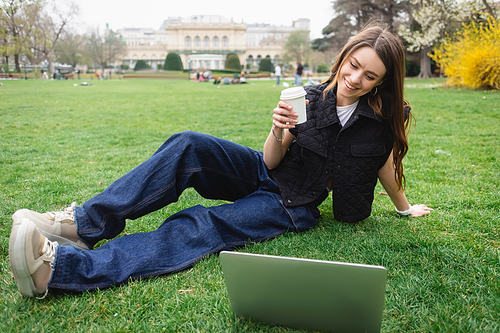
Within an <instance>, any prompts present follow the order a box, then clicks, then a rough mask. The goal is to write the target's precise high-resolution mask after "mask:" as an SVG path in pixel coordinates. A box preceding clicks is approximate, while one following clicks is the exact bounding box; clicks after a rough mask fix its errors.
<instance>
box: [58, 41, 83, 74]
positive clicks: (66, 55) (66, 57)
mask: <svg viewBox="0 0 500 333" xmlns="http://www.w3.org/2000/svg"><path fill="white" fill-rule="evenodd" d="M84 43H85V37H84V36H82V35H78V34H73V33H69V32H68V33H65V34H64V36H63V37H62V38H61V40H60V42H59V43H58V44H57V46H56V49H55V52H56V60H57V61H58V62H60V63H63V64H70V65H71V66H73V67H75V66H76V65H77V64H79V63H81V61H82V59H83V56H84V53H85V51H84V50H83V45H84Z"/></svg>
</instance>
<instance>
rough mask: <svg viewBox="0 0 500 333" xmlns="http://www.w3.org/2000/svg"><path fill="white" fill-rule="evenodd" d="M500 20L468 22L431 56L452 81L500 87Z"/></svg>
mask: <svg viewBox="0 0 500 333" xmlns="http://www.w3.org/2000/svg"><path fill="white" fill-rule="evenodd" d="M499 23H500V21H499V20H496V19H494V18H492V17H489V18H488V21H487V22H486V23H483V24H481V23H477V22H472V23H470V24H464V25H463V27H462V30H460V31H458V32H457V33H456V35H455V36H453V37H451V38H447V39H446V40H445V41H444V42H443V43H442V44H441V45H440V46H439V47H437V48H436V49H435V50H434V54H429V55H430V57H431V58H432V59H433V60H434V61H436V63H438V64H439V65H440V66H441V69H442V71H443V73H444V74H445V75H446V76H447V77H448V82H447V83H448V84H450V85H455V86H462V85H464V86H467V87H470V88H473V89H486V90H490V89H496V90H500V25H499Z"/></svg>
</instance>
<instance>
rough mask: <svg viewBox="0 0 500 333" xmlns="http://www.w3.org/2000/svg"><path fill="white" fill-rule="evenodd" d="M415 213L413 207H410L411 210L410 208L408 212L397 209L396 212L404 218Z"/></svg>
mask: <svg viewBox="0 0 500 333" xmlns="http://www.w3.org/2000/svg"><path fill="white" fill-rule="evenodd" d="M412 211H413V207H412V206H411V205H410V208H408V209H407V210H398V209H397V208H396V212H398V214H399V215H402V216H408V215H410V214H411V212H412Z"/></svg>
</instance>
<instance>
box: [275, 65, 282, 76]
mask: <svg viewBox="0 0 500 333" xmlns="http://www.w3.org/2000/svg"><path fill="white" fill-rule="evenodd" d="M274 74H275V75H281V67H280V66H276V67H274Z"/></svg>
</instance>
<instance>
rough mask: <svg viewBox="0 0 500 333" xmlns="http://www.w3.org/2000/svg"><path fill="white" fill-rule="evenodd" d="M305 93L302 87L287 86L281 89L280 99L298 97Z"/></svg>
mask: <svg viewBox="0 0 500 333" xmlns="http://www.w3.org/2000/svg"><path fill="white" fill-rule="evenodd" d="M305 95H306V91H305V90H304V88H303V87H294V88H288V89H285V90H282V91H281V97H280V99H281V100H289V99H294V98H299V97H302V96H305Z"/></svg>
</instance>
